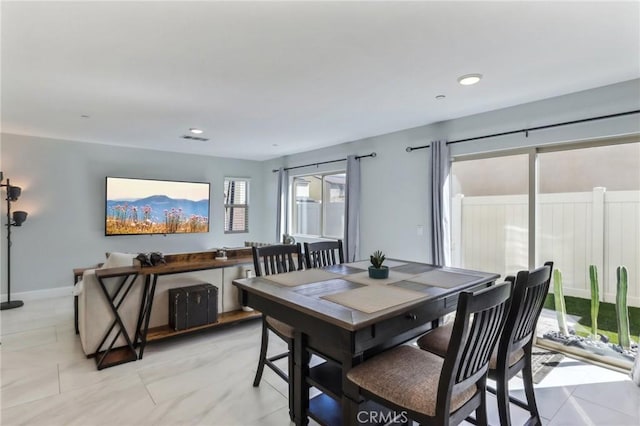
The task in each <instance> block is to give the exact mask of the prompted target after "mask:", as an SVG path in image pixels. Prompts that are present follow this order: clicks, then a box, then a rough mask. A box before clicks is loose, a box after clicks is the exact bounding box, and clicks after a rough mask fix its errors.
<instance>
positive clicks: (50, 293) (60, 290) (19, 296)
mask: <svg viewBox="0 0 640 426" xmlns="http://www.w3.org/2000/svg"><path fill="white" fill-rule="evenodd" d="M72 291H73V286H67V287H56V288H48V289H45V290H33V291H23V292H20V293H14V292H11V300H22V301H30V300H42V299H53V298H54V297H64V296H68V297H69V298H71V296H72V294H71V292H72ZM2 300H3V301H5V300H7V295H6V294H4V293H3V294H2Z"/></svg>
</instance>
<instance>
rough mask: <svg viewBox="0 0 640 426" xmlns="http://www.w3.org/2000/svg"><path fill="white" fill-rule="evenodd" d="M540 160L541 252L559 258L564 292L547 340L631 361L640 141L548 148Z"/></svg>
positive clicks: (551, 304) (638, 324)
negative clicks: (562, 149)
mask: <svg viewBox="0 0 640 426" xmlns="http://www.w3.org/2000/svg"><path fill="white" fill-rule="evenodd" d="M538 162H539V192H538V197H537V201H538V209H537V212H538V220H537V225H538V226H537V232H536V233H537V247H538V256H537V258H538V259H539V263H541V262H544V261H545V260H547V259H548V260H553V261H554V269H555V276H554V282H553V283H552V288H551V292H552V293H554V296H558V297H550V298H549V299H548V301H547V304H546V306H545V308H546V309H545V311H544V312H543V319H542V320H541V321H540V323H539V326H538V336H539V337H541V338H542V340H540V343H547V344H549V345H551V346H554V347H556V348H560V349H565V348H567V349H570V350H571V351H573V352H576V353H578V354H580V355H583V356H586V357H589V358H596V359H598V360H604V361H606V362H609V363H612V364H616V365H621V366H627V365H628V364H629V363H630V362H631V361H632V359H633V358H632V356H633V353H634V351H632V350H631V349H632V346H633V345H634V342H637V341H638V334H639V333H640V275H639V274H640V143H628V144H623V145H610V146H597V147H586V148H577V149H572V150H567V151H553V150H552V151H541V152H540V153H539V154H538ZM625 271H626V272H625ZM619 275H622V276H624V275H626V277H627V280H626V285H625V284H624V283H623V282H619V280H618V276H619ZM560 293H561V294H560ZM560 297H562V299H564V308H565V309H564V310H563V309H562V304H561V303H560ZM624 300H626V306H624V305H625V304H624V303H623V302H624ZM616 301H618V303H617V304H616ZM624 316H626V317H627V318H628V320H627V319H625V318H624ZM625 323H627V325H624V324H625ZM636 350H637V349H636ZM602 358H604V359H602Z"/></svg>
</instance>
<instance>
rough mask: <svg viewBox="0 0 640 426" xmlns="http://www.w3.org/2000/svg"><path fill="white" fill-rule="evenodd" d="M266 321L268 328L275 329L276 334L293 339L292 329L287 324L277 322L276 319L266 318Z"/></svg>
mask: <svg viewBox="0 0 640 426" xmlns="http://www.w3.org/2000/svg"><path fill="white" fill-rule="evenodd" d="M266 321H267V323H268V324H269V327H271V328H273V329H275V330H276V331H277V332H278V333H280V334H281V335H283V336H284V337H287V338H289V339H293V327H291V326H290V325H289V324H286V323H284V322H282V321H278V320H277V319H275V318H273V317H269V316H268V317H267V318H266Z"/></svg>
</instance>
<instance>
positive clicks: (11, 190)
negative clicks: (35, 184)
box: [7, 186, 22, 201]
mask: <svg viewBox="0 0 640 426" xmlns="http://www.w3.org/2000/svg"><path fill="white" fill-rule="evenodd" d="M21 193H22V188H20V187H19V186H9V187H7V198H8V199H9V200H10V201H16V200H17V199H18V198H19V197H20V194H21Z"/></svg>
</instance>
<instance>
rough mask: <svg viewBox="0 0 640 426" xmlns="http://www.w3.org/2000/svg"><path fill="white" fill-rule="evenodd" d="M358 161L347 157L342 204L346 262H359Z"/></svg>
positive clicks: (352, 156) (353, 156) (351, 156)
mask: <svg viewBox="0 0 640 426" xmlns="http://www.w3.org/2000/svg"><path fill="white" fill-rule="evenodd" d="M359 245H360V160H357V159H356V156H355V155H349V156H348V157H347V188H346V191H345V202H344V254H345V260H346V261H347V262H353V261H356V260H359V259H360V257H359V250H358V249H359Z"/></svg>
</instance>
